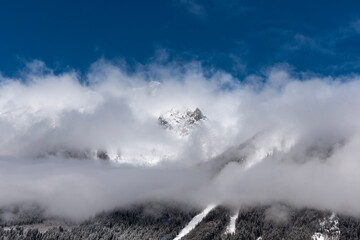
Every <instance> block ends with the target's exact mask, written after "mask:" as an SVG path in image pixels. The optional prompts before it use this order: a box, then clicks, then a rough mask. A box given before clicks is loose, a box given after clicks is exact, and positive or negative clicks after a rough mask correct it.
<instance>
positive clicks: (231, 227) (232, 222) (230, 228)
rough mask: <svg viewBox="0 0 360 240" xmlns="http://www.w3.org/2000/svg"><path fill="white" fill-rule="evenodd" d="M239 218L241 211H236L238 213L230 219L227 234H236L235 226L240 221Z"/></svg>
mask: <svg viewBox="0 0 360 240" xmlns="http://www.w3.org/2000/svg"><path fill="white" fill-rule="evenodd" d="M238 216H239V211H236V213H235V214H234V215H232V216H231V217H230V223H229V225H228V226H227V227H226V231H225V234H234V233H235V229H236V228H235V225H236V220H237V219H238Z"/></svg>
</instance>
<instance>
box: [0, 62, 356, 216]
mask: <svg viewBox="0 0 360 240" xmlns="http://www.w3.org/2000/svg"><path fill="white" fill-rule="evenodd" d="M359 89H360V78H359V76H358V75H354V74H352V75H346V76H336V77H334V76H320V75H317V74H315V73H298V72H295V71H294V70H292V69H290V68H289V67H284V66H273V67H268V68H264V71H263V72H261V73H259V74H257V75H249V76H247V77H245V78H244V79H237V78H235V77H233V76H231V75H230V74H228V73H226V72H224V71H222V70H217V69H209V68H203V67H202V65H201V63H199V62H189V63H187V64H180V63H176V62H166V63H164V62H157V61H153V62H150V63H148V64H146V65H140V64H139V65H137V66H136V67H134V68H129V67H128V66H127V65H126V64H125V63H122V64H115V63H112V62H109V61H106V60H99V61H98V62H96V63H94V64H93V65H92V66H91V67H90V68H89V70H88V72H87V73H85V74H82V73H79V72H76V71H75V70H70V71H64V72H61V73H55V72H54V71H53V70H52V69H48V68H47V67H46V65H45V64H44V63H43V62H41V61H33V62H31V63H29V64H28V65H27V67H26V68H25V69H23V70H22V71H21V73H20V74H19V76H18V77H17V78H15V77H13V78H11V77H10V78H9V77H5V76H0V135H1V136H2V138H1V139H0V164H1V167H0V172H1V175H0V178H1V179H0V180H1V181H0V189H1V192H2V193H1V195H0V208H1V207H6V206H8V205H11V204H22V203H26V202H33V203H37V204H39V205H41V206H43V207H44V208H45V210H46V212H47V214H49V215H56V216H63V217H70V218H75V219H84V218H87V217H89V216H93V215H94V214H96V213H98V212H100V211H103V210H110V209H112V208H115V207H121V206H126V205H129V204H132V203H139V202H142V201H151V200H161V201H180V202H185V203H189V204H194V205H196V206H201V207H204V206H206V205H207V204H228V205H231V206H236V207H238V206H242V205H252V204H268V203H272V202H285V203H287V204H290V205H294V206H297V207H314V208H319V209H328V210H332V211H336V212H341V213H347V214H350V215H354V216H359V215H360V206H359V205H358V202H359V201H360V190H359V189H358V184H359V183H360V177H359V174H358V170H357V169H359V167H360V164H359V160H358V156H359V154H360V152H359V151H360V150H359V149H360V148H359V143H360V142H359V141H360V125H359V123H360V122H359V121H358V118H359V116H360V104H359V102H360V94H359ZM196 108H199V109H201V111H202V113H203V114H204V115H205V116H206V119H205V120H202V121H201V123H200V124H199V125H197V126H195V127H193V128H192V129H191V132H190V134H188V135H186V136H179V135H178V134H176V133H175V132H174V131H171V130H170V129H164V128H162V127H161V126H159V122H158V118H159V116H161V115H162V114H166V113H167V112H168V111H170V110H174V109H175V110H180V111H182V110H183V109H190V110H191V111H193V110H195V109H196ZM242 144H243V145H242ZM241 145H242V146H245V147H243V148H241V149H239V146H241ZM99 150H102V151H105V152H107V153H108V154H117V156H119V157H118V158H117V161H102V160H100V159H97V158H96V157H95V158H94V157H92V156H94V154H92V153H93V152H94V151H99ZM237 154H239V155H245V156H246V160H245V161H244V162H229V163H227V164H226V165H224V167H223V168H222V169H219V171H218V172H217V174H216V175H215V176H214V175H213V174H212V173H209V172H207V171H206V169H204V168H201V167H199V166H202V164H206V163H210V164H211V163H212V162H214V161H216V159H217V157H218V156H225V158H226V157H227V156H232V157H234V155H237ZM235 157H236V156H235Z"/></svg>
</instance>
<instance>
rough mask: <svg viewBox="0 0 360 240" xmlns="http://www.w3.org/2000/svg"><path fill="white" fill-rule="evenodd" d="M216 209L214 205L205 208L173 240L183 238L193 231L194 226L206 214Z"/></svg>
mask: <svg viewBox="0 0 360 240" xmlns="http://www.w3.org/2000/svg"><path fill="white" fill-rule="evenodd" d="M215 207H216V205H214V204H212V205H209V206H207V207H206V208H205V209H204V210H203V211H202V212H201V213H199V214H198V215H196V216H195V217H194V218H193V219H191V221H190V222H189V223H188V225H186V226H185V227H184V228H183V229H182V230H181V231H180V233H179V234H178V235H177V236H176V237H175V238H174V240H180V239H181V238H182V237H184V236H185V235H186V234H188V233H189V232H190V231H191V230H193V229H194V228H195V227H196V225H198V224H199V223H200V222H201V221H202V220H203V219H204V217H206V215H208V213H209V212H210V211H211V210H213V209H214V208H215Z"/></svg>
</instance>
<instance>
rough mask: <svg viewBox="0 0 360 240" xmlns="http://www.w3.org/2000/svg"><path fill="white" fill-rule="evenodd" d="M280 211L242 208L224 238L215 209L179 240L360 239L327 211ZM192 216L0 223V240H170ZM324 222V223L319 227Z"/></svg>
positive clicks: (138, 213)
mask: <svg viewBox="0 0 360 240" xmlns="http://www.w3.org/2000/svg"><path fill="white" fill-rule="evenodd" d="M276 209H279V208H276ZM281 209H282V208H280V211H283V210H281ZM284 209H285V211H286V217H284V215H283V214H282V213H280V214H278V213H277V212H276V210H274V208H273V206H258V207H248V208H243V209H241V210H240V211H239V215H238V218H237V220H236V223H235V233H233V234H227V233H226V232H225V230H226V227H227V225H228V224H229V221H230V212H231V211H230V209H229V208H227V207H223V206H218V207H216V208H214V209H213V210H212V211H211V212H209V214H208V215H207V216H206V217H205V218H204V219H203V220H202V221H201V222H200V223H199V224H198V225H197V226H196V227H195V228H194V229H193V230H191V231H190V232H189V233H188V234H187V235H185V236H184V237H183V238H182V239H184V240H185V239H199V240H200V239H201V240H202V239H209V240H212V239H228V240H232V239H244V240H245V239H246V240H248V239H249V240H257V239H261V240H275V239H276V240H278V239H286V240H304V239H308V240H312V239H314V238H313V236H314V234H315V233H319V234H324V235H325V236H326V238H325V239H329V240H330V239H331V240H336V239H340V240H345V239H360V238H359V237H360V220H359V219H356V218H353V217H348V216H342V215H339V216H337V217H336V220H334V219H335V218H333V217H332V216H333V215H332V214H331V213H330V212H327V211H319V210H314V209H294V208H291V207H285V208H284ZM197 213H199V210H196V209H194V208H191V207H189V206H183V205H179V204H163V203H162V204H160V203H147V204H142V205H136V206H132V207H130V208H127V209H118V210H114V211H111V212H104V213H101V214H99V215H98V216H96V217H94V218H91V219H89V220H87V221H84V222H82V223H79V224H75V223H72V224H71V223H68V224H64V223H60V222H59V221H58V222H53V223H52V224H49V223H47V221H48V220H47V219H45V218H39V219H38V218H34V219H33V220H31V219H30V220H29V219H27V220H26V221H23V222H21V221H18V222H5V221H2V222H1V226H0V239H126V240H127V239H161V240H167V239H173V238H175V237H176V236H177V234H178V233H179V232H180V231H181V229H183V228H184V227H185V226H186V225H187V223H189V222H190V221H191V219H192V218H193V217H194V216H195V215H196V214H197ZM324 219H330V220H329V221H327V222H324ZM331 219H332V220H331ZM31 221H33V222H31ZM332 221H338V222H339V223H338V228H337V227H335V228H334V226H335V225H333V222H332ZM327 224H330V225H329V226H327ZM336 226H337V225H336ZM338 233H339V234H338Z"/></svg>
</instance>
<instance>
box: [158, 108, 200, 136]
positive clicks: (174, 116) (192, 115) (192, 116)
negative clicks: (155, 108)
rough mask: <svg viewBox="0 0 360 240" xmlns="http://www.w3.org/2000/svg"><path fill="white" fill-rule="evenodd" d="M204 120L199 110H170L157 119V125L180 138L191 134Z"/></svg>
mask: <svg viewBox="0 0 360 240" xmlns="http://www.w3.org/2000/svg"><path fill="white" fill-rule="evenodd" d="M204 119H206V117H205V116H204V114H203V113H202V112H201V110H200V109H199V108H196V109H195V110H194V111H192V110H190V109H187V108H183V109H180V110H179V109H171V110H170V111H168V112H166V113H164V114H162V115H161V116H160V117H159V118H158V121H159V124H160V126H162V127H163V128H165V129H169V130H172V131H173V132H175V133H176V134H177V135H178V136H180V137H185V136H188V135H190V134H191V131H192V129H193V128H194V127H195V126H197V125H199V124H200V123H201V121H202V120H204Z"/></svg>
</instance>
